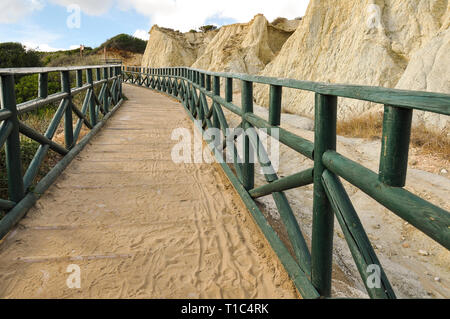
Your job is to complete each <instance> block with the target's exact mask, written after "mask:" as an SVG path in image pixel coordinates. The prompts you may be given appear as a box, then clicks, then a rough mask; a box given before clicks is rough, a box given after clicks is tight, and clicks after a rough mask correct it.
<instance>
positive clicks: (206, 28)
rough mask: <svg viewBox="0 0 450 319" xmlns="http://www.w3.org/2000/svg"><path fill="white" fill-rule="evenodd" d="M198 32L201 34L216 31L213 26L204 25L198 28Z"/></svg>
mask: <svg viewBox="0 0 450 319" xmlns="http://www.w3.org/2000/svg"><path fill="white" fill-rule="evenodd" d="M199 30H200V31H201V32H203V33H206V32H209V31H214V30H217V27H216V26H215V25H211V24H209V25H204V26H202V27H200V28H199Z"/></svg>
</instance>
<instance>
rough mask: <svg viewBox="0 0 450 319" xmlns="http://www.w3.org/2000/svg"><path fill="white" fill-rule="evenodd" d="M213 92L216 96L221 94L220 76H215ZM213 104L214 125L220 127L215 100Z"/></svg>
mask: <svg viewBox="0 0 450 319" xmlns="http://www.w3.org/2000/svg"><path fill="white" fill-rule="evenodd" d="M213 93H214V95H216V96H220V76H214V77H213ZM213 105H214V110H213V118H212V125H213V127H215V128H219V127H220V121H219V116H218V114H217V111H216V107H215V105H216V103H215V102H213Z"/></svg>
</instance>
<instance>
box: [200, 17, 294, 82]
mask: <svg viewBox="0 0 450 319" xmlns="http://www.w3.org/2000/svg"><path fill="white" fill-rule="evenodd" d="M292 33H293V32H292V31H291V30H286V29H283V28H278V27H276V26H273V25H271V24H269V22H268V21H267V20H266V18H265V17H264V16H263V15H257V16H255V18H254V19H253V20H252V21H250V23H246V24H233V25H229V26H225V27H222V28H221V29H220V31H219V32H218V33H217V35H216V36H215V37H214V38H213V39H212V41H211V42H210V43H209V44H208V46H207V47H206V49H205V52H204V53H203V54H202V55H201V56H200V57H199V58H198V60H197V61H196V62H195V63H194V64H193V66H192V67H194V68H198V69H206V70H211V71H225V72H235V73H249V74H257V73H259V72H261V71H262V70H263V69H264V68H265V66H266V65H267V64H268V63H269V62H270V61H272V60H273V58H274V57H275V56H276V54H277V53H278V52H279V51H280V50H281V47H282V46H283V44H284V43H285V42H286V40H287V39H288V38H289V37H290V36H291V35H292Z"/></svg>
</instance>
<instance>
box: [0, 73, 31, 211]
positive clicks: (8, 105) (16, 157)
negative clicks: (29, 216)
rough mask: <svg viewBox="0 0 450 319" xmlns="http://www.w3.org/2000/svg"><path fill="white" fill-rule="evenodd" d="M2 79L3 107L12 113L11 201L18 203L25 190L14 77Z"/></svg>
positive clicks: (8, 163) (8, 156) (9, 149)
mask: <svg viewBox="0 0 450 319" xmlns="http://www.w3.org/2000/svg"><path fill="white" fill-rule="evenodd" d="M0 79H1V83H0V85H1V95H0V98H1V103H2V107H3V108H4V109H7V110H9V111H10V112H11V116H10V118H9V119H8V121H9V122H10V123H11V124H12V130H11V133H10V134H9V136H8V139H7V140H6V147H5V153H6V171H7V175H8V191H9V199H10V200H12V201H13V202H16V203H18V202H20V201H21V200H22V199H23V198H24V196H25V189H24V184H23V178H22V158H21V157H22V156H21V153H20V136H19V120H18V117H17V105H16V94H15V88H14V85H15V84H14V76H13V75H2V76H1V78H0Z"/></svg>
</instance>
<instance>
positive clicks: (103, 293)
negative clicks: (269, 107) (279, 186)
mask: <svg viewBox="0 0 450 319" xmlns="http://www.w3.org/2000/svg"><path fill="white" fill-rule="evenodd" d="M124 89H125V94H126V95H127V97H128V98H129V101H127V102H126V103H125V105H124V106H123V107H122V108H121V109H120V110H119V111H118V112H117V114H116V115H115V116H114V117H113V118H112V119H111V120H110V122H109V123H108V124H107V125H106V126H105V128H104V129H103V130H102V131H101V132H100V133H99V135H98V136H97V137H96V138H95V139H94V140H93V141H92V143H91V144H90V145H89V146H88V147H87V148H86V149H85V150H84V151H83V152H82V153H81V154H80V156H79V157H78V158H77V159H76V160H75V161H74V162H73V163H72V164H71V165H70V166H69V167H68V169H67V170H66V171H65V172H64V174H63V175H62V176H61V177H60V178H59V179H58V181H57V182H56V183H55V185H53V186H52V187H51V188H50V190H49V191H48V192H47V193H46V194H45V196H44V197H43V198H42V199H41V200H40V201H39V202H38V203H37V205H36V207H34V208H33V209H32V210H31V211H30V212H29V214H28V216H27V217H26V218H25V219H24V220H22V222H21V223H20V225H19V226H18V227H17V228H16V229H15V230H13V231H12V232H11V233H10V234H9V236H8V237H7V238H6V239H5V240H4V241H3V242H2V243H1V244H0V297H2V298H18V297H27V298H296V297H297V294H296V290H295V288H294V287H293V285H292V283H291V282H290V280H289V278H288V276H287V274H286V273H285V272H284V270H283V268H282V266H281V264H280V263H279V262H278V259H277V258H276V256H275V254H274V253H273V252H272V250H271V249H270V247H269V245H268V244H267V243H266V241H265V239H264V238H263V236H262V234H261V233H260V232H259V230H258V229H257V227H256V226H255V224H254V223H253V221H252V218H251V216H250V214H249V213H248V212H247V210H246V208H245V206H244V204H243V203H242V202H241V200H240V198H239V196H238V195H237V193H236V192H235V191H234V189H233V188H232V186H231V184H230V183H229V182H228V180H227V179H226V177H225V175H224V174H223V173H222V171H221V170H220V169H219V167H218V166H217V165H216V164H213V165H207V164H201V165H194V164H193V165H184V164H183V165H176V164H174V163H173V162H172V161H171V156H170V154H171V149H172V146H173V145H174V144H175V143H176V142H174V141H171V139H170V137H171V133H172V130H173V129H174V128H177V127H186V128H189V129H192V124H191V122H190V121H189V120H187V117H186V115H185V113H184V110H183V109H182V108H181V107H180V105H179V104H178V103H175V102H173V101H171V100H170V99H168V98H166V97H164V96H162V95H159V94H156V93H153V92H151V91H149V90H146V89H142V88H136V87H132V86H125V88H124ZM71 264H75V265H78V266H79V267H80V270H81V289H69V288H68V287H67V284H66V280H67V279H68V277H69V275H70V274H69V273H67V267H68V266H69V265H71Z"/></svg>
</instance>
